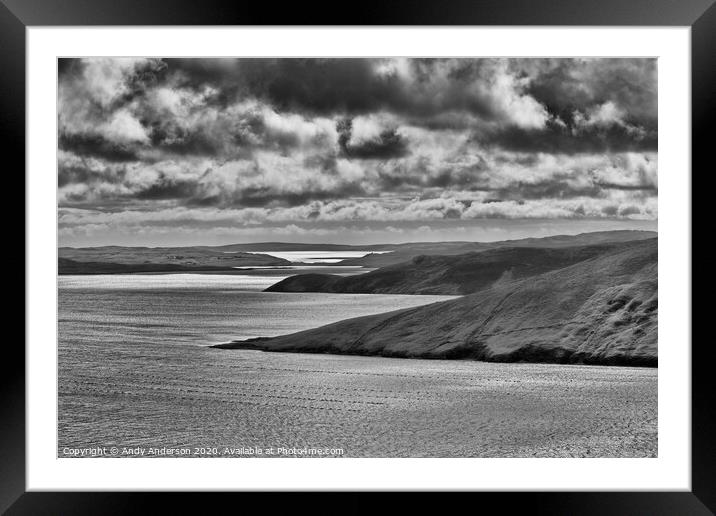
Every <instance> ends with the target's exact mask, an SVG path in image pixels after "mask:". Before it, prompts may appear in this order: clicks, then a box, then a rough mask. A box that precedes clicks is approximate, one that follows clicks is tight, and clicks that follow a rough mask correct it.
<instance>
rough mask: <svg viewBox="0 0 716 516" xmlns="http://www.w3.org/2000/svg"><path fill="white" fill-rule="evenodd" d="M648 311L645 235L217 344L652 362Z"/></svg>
mask: <svg viewBox="0 0 716 516" xmlns="http://www.w3.org/2000/svg"><path fill="white" fill-rule="evenodd" d="M657 313H658V293H657V240H656V239H650V240H644V241H638V242H633V243H631V244H629V245H623V246H619V247H616V248H614V249H613V250H611V251H609V252H606V253H603V254H600V255H598V256H595V257H593V258H588V259H586V260H584V261H581V262H579V263H576V264H573V265H569V266H566V267H564V268H561V269H557V270H553V271H549V272H545V273H542V274H539V275H536V276H531V277H527V278H523V279H517V280H514V279H513V280H507V281H499V282H496V283H494V284H493V285H492V286H491V287H490V288H487V289H485V290H482V291H480V292H477V293H475V294H471V295H468V296H465V297H462V298H459V299H455V300H450V301H443V302H440V303H433V304H431V305H427V306H421V307H417V308H411V309H407V310H400V311H396V312H390V313H386V314H379V315H375V316H368V317H361V318H357V319H349V320H346V321H341V322H338V323H334V324H331V325H328V326H323V327H320V328H316V329H312V330H307V331H303V332H299V333H294V334H291V335H284V336H280V337H274V338H265V339H252V340H251V341H244V342H234V343H230V344H224V345H220V346H218V347H225V348H227V347H234V348H244V347H250V348H253V349H262V350H266V351H299V352H316V353H319V352H323V353H340V354H362V355H382V356H394V357H422V358H469V359H476V360H487V361H529V362H579V363H589V364H618V365H650V366H655V365H656V364H657Z"/></svg>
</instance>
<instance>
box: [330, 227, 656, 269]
mask: <svg viewBox="0 0 716 516" xmlns="http://www.w3.org/2000/svg"><path fill="white" fill-rule="evenodd" d="M656 236H657V234H656V232H654V231H630V230H620V231H595V232H592V233H580V234H578V235H555V236H549V237H544V238H523V239H520V240H502V241H499V242H414V243H408V244H397V245H393V246H384V247H381V248H379V249H374V250H377V251H386V250H389V251H391V252H389V253H384V254H368V255H367V256H364V257H362V258H352V259H350V260H344V261H342V262H341V263H340V264H341V265H360V266H362V267H371V268H378V267H385V266H387V265H393V264H396V263H402V262H407V261H409V260H412V259H413V258H415V257H416V256H420V255H456V254H465V253H470V252H480V251H486V250H488V249H498V248H501V247H552V248H555V247H570V246H580V245H594V244H607V243H616V242H628V241H632V240H645V239H648V238H655V237H656ZM366 250H367V249H366Z"/></svg>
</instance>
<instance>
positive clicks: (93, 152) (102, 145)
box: [59, 133, 139, 162]
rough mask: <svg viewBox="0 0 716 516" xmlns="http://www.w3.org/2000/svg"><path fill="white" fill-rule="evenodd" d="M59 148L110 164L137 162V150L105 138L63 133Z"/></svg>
mask: <svg viewBox="0 0 716 516" xmlns="http://www.w3.org/2000/svg"><path fill="white" fill-rule="evenodd" d="M59 148H60V149H62V150H65V151H70V152H73V153H75V154H77V155H80V156H91V157H96V158H102V159H104V160H106V161H110V162H122V161H136V160H137V159H139V157H138V154H137V149H136V148H135V147H134V146H132V145H124V144H119V143H116V142H111V141H108V140H106V139H105V138H104V137H103V136H100V135H95V134H82V133H76V134H72V133H69V134H68V133H61V134H60V137H59Z"/></svg>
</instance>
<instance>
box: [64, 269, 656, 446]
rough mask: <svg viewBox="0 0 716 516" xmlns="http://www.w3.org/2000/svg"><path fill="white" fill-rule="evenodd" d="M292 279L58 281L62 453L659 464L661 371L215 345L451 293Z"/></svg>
mask: <svg viewBox="0 0 716 516" xmlns="http://www.w3.org/2000/svg"><path fill="white" fill-rule="evenodd" d="M278 279H280V277H278ZM278 279H277V276H271V275H266V276H264V275H253V276H237V275H233V276H221V275H184V274H180V275H176V274H171V275H131V276H130V275H127V276H122V275H116V276H62V277H60V279H59V350H58V361H59V400H58V404H59V406H58V409H59V435H58V456H60V457H66V456H68V454H69V453H75V452H73V451H72V450H76V449H79V448H94V447H106V449H108V450H109V449H111V447H117V449H118V450H119V452H118V455H117V456H128V455H126V454H123V451H124V449H125V448H126V449H127V453H128V452H129V451H132V450H145V451H146V450H149V449H150V448H155V449H159V450H162V449H174V450H189V452H190V455H193V456H224V457H227V456H255V455H252V454H251V453H242V450H243V451H244V452H251V451H252V450H256V449H257V448H261V449H271V448H274V449H279V448H284V449H287V450H288V451H287V452H283V455H282V456H286V455H292V454H293V455H296V454H298V455H301V454H302V453H304V452H302V451H301V450H308V449H313V450H316V449H331V450H332V451H331V452H330V453H331V454H333V455H338V454H339V452H336V451H335V450H341V453H342V456H347V457H360V456H364V457H371V456H372V457H380V456H384V457H403V456H412V457H419V456H438V457H440V456H450V457H461V456H465V457H467V456H475V457H480V456H481V457H501V456H518V457H530V456H586V457H590V456H627V457H637V456H655V455H656V450H657V448H656V428H657V426H656V425H657V419H656V418H657V413H656V386H657V374H656V370H655V369H639V368H613V367H611V368H610V367H589V366H566V365H540V364H487V363H480V362H465V361H428V360H401V359H389V358H379V357H348V356H333V355H309V354H288V353H262V352H257V351H241V350H219V349H213V348H208V347H206V345H208V344H212V343H217V342H225V341H228V340H232V339H237V338H249V337H257V336H271V335H278V334H283V333H288V332H294V331H299V330H303V329H307V328H311V327H315V326H318V325H321V324H326V323H329V322H333V321H337V320H340V319H344V318H347V317H354V316H359V315H366V314H370V313H378V312H384V311H388V310H392V309H396V308H402V307H410V306H416V305H419V304H426V303H430V302H435V301H438V300H441V299H445V296H397V295H366V294H303V293H301V294H287V293H264V292H261V291H260V290H261V289H262V288H265V286H268V285H270V284H271V283H273V282H275V281H278ZM177 453H179V452H177ZM263 456H266V454H264V455H263Z"/></svg>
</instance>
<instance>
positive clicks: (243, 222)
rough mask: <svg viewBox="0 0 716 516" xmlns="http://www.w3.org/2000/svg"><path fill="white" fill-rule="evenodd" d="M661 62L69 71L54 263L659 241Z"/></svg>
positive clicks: (180, 63)
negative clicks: (618, 238)
mask: <svg viewBox="0 0 716 516" xmlns="http://www.w3.org/2000/svg"><path fill="white" fill-rule="evenodd" d="M656 76H657V67H656V60H654V59H589V60H587V59H136V58H132V59H117V58H107V59H61V60H60V61H59V92H58V95H59V103H58V109H59V113H58V123H59V136H58V138H59V143H58V145H59V151H58V204H59V235H60V244H61V245H76V246H85V245H108V244H121V245H190V244H222V243H230V242H257V241H276V240H281V241H294V242H297V241H304V242H338V243H343V242H345V243H350V242H356V243H369V242H376V243H379V242H405V241H418V240H502V239H506V238H521V237H525V236H543V235H547V234H555V233H578V232H583V231H594V230H606V229H622V228H635V229H656V224H657V90H656V83H657V81H656Z"/></svg>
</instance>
